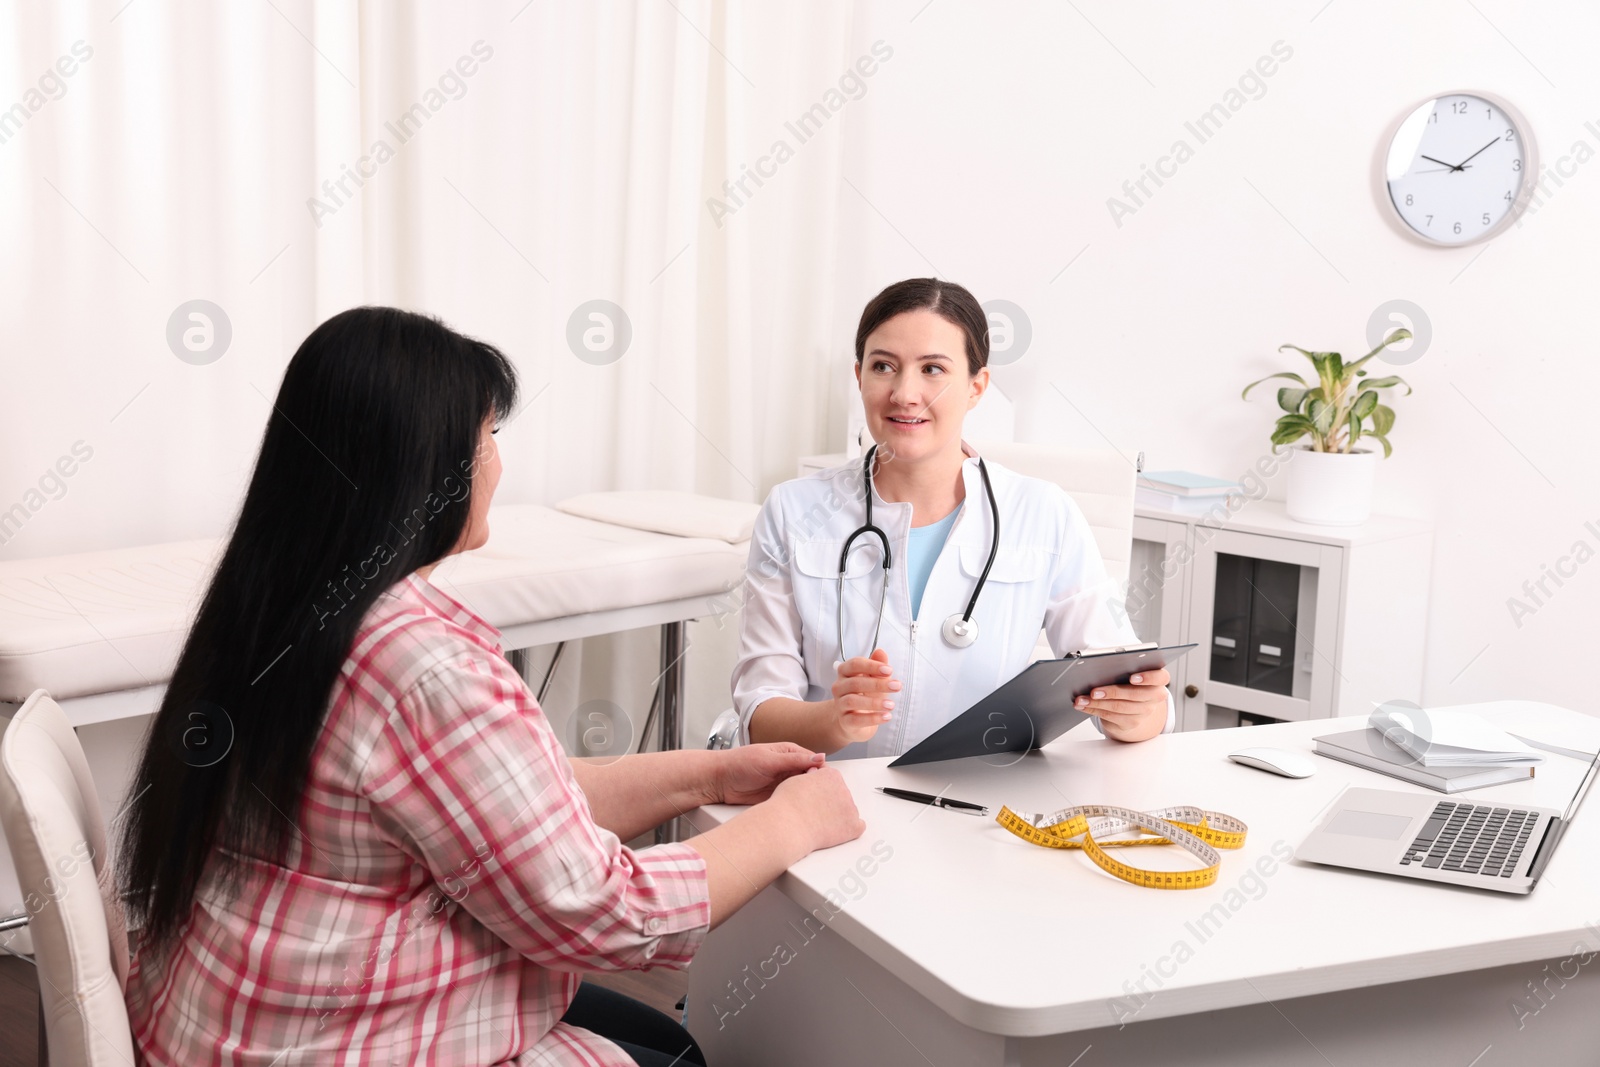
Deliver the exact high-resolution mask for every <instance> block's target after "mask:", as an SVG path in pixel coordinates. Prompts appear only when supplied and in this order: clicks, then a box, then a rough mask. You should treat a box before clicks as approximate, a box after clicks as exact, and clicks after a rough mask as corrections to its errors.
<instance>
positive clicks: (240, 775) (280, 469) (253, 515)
mask: <svg viewBox="0 0 1600 1067" xmlns="http://www.w3.org/2000/svg"><path fill="white" fill-rule="evenodd" d="M516 390H517V384H516V372H515V370H514V369H513V368H512V366H511V363H510V362H509V361H508V360H507V359H506V357H505V356H504V355H503V354H502V353H501V352H500V351H499V350H498V349H496V348H494V347H493V346H492V345H488V344H485V343H483V342H482V341H477V340H474V339H472V338H469V337H465V336H463V335H461V334H458V333H456V332H455V331H453V330H451V329H450V328H448V327H447V326H445V325H444V324H443V323H441V322H439V321H438V320H436V319H432V318H428V317H426V316H423V315H417V314H413V313H411V312H407V311H401V310H398V309H396V308H385V307H361V308H354V309H352V310H350V311H345V312H342V313H341V314H338V315H335V316H334V317H333V318H331V319H329V320H328V321H327V322H324V323H323V324H322V325H321V326H318V327H317V328H316V329H315V330H313V331H312V333H311V335H310V336H309V337H307V338H306V339H305V342H304V343H303V344H301V345H300V348H299V350H298V351H297V352H295V354H294V358H293V359H291V360H290V361H289V366H288V369H287V370H286V371H285V372H284V376H283V384H282V386H280V388H279V390H278V396H277V399H276V400H275V401H274V402H273V405H272V411H271V413H270V414H269V415H268V417H267V428H266V432H265V434H264V435H263V437H262V440H261V453H260V455H259V456H258V457H257V459H256V466H255V472H254V474H253V475H252V476H251V478H250V486H249V488H248V490H247V491H246V492H245V498H244V504H243V505H242V506H241V508H240V511H239V517H238V519H237V520H236V521H235V523H234V528H233V532H232V535H231V536H230V537H229V539H228V544H227V548H226V549H225V550H224V552H223V554H222V559H221V561H220V563H219V564H218V566H217V570H216V573H215V574H214V575H213V576H212V579H211V584H210V585H209V587H208V588H207V589H206V593H205V597H204V599H203V600H202V601H201V604H200V609H199V612H198V613H197V615H196V617H195V622H194V626H193V628H192V629H190V631H189V636H188V639H187V640H186V641H185V643H184V646H183V652H182V654H181V655H180V656H179V658H178V665H177V667H176V669H175V670H174V671H173V674H172V680H171V682H169V683H168V685H167V691H166V695H165V696H164V697H163V698H162V701H161V708H160V710H159V711H158V712H157V713H156V717H155V722H154V724H153V726H152V728H151V730H150V733H149V736H148V738H147V740H146V742H145V747H144V752H143V754H142V755H141V757H140V760H139V769H138V772H137V774H136V775H135V777H134V781H133V784H132V786H131V793H130V795H131V796H132V797H133V798H134V800H133V802H132V803H131V806H130V810H129V812H128V817H127V825H126V827H125V829H124V832H123V835H122V844H121V849H120V859H119V872H118V873H119V878H120V882H121V889H122V892H123V895H124V899H125V901H126V902H127V905H128V909H129V913H130V914H129V917H130V920H131V922H132V923H133V924H135V925H138V924H142V925H143V928H144V938H145V941H144V944H145V945H146V946H147V947H149V948H151V949H153V950H157V951H159V950H161V949H163V948H164V947H165V946H168V945H170V943H171V942H172V941H173V940H174V939H175V937H176V936H177V935H178V934H179V933H181V931H182V929H183V927H184V925H185V924H186V922H187V920H188V917H189V914H190V911H191V909H192V908H193V905H194V899H195V894H196V892H197V890H198V889H199V887H200V885H201V884H202V878H203V877H204V878H207V879H209V878H211V877H214V876H218V877H221V878H222V879H223V883H224V884H228V883H229V882H231V881H232V880H233V879H234V876H236V875H237V873H238V871H239V863H238V858H239V857H256V858H262V859H266V860H269V861H270V860H274V859H278V858H281V857H282V855H283V853H284V849H285V846H286V845H287V844H288V842H289V840H290V839H291V838H292V837H293V836H294V835H295V834H296V833H297V830H296V822H295V821H294V820H296V819H297V818H298V814H299V810H300V803H301V796H302V793H303V791H304V789H305V784H306V779H307V777H308V775H309V773H310V765H311V753H312V750H313V748H314V747H315V745H316V742H317V738H318V735H319V733H320V731H321V728H322V723H323V719H324V718H325V716H326V713H327V710H328V704H329V700H330V697H331V696H332V690H333V684H334V681H335V680H336V678H337V677H338V674H339V671H340V668H341V666H342V665H343V663H344V661H345V658H346V657H347V656H348V654H349V652H350V648H351V645H352V644H353V643H354V640H355V635H356V631H357V628H358V626H359V624H360V623H361V620H362V616H363V615H364V614H366V611H367V609H368V608H369V607H371V606H372V604H373V603H374V602H375V601H376V600H377V599H378V597H379V596H380V595H382V593H383V592H384V591H385V590H386V589H388V588H389V587H390V586H392V585H393V584H394V583H395V582H397V581H400V580H401V579H402V578H404V577H405V576H406V575H408V574H410V573H411V572H412V571H414V570H416V569H417V568H419V567H423V566H426V565H428V564H430V563H433V562H435V561H437V560H439V559H441V558H443V557H444V556H445V555H447V554H449V553H450V551H451V550H452V549H453V548H454V547H455V546H456V544H457V543H458V542H459V541H460V539H461V536H462V532H463V530H464V529H465V528H466V525H467V519H468V516H469V513H470V505H471V497H472V492H471V487H472V478H473V474H474V473H475V471H476V469H477V460H476V457H477V449H478V445H479V440H480V435H481V433H482V427H483V424H484V421H485V420H486V419H488V418H489V417H491V416H493V417H494V418H495V420H496V421H500V420H503V419H505V418H506V417H507V416H509V414H510V413H511V411H512V410H513V408H514V405H515V402H516Z"/></svg>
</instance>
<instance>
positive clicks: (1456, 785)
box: [1315, 706, 1544, 793]
mask: <svg viewBox="0 0 1600 1067" xmlns="http://www.w3.org/2000/svg"><path fill="white" fill-rule="evenodd" d="M1315 749H1316V752H1317V754H1318V755H1322V756H1327V757H1329V758H1330V759H1336V760H1342V761H1343V762H1345V763H1350V764H1354V765H1355V766H1357V767H1365V768H1367V769H1368V770H1372V771H1377V772H1379V773H1380V774H1387V775H1390V776H1391V777H1394V778H1400V779H1403V780H1405V781H1407V782H1414V783H1416V784H1417V785H1424V786H1427V787H1428V788H1429V789H1437V790H1438V791H1439V792H1441V793H1458V792H1460V791H1461V790H1463V789H1482V788H1483V787H1484V786H1490V785H1500V784H1501V783H1502V782H1520V781H1524V780H1526V779H1528V778H1531V777H1533V773H1534V770H1535V769H1536V768H1537V767H1538V765H1539V764H1540V763H1543V762H1544V756H1542V755H1540V754H1539V753H1538V752H1536V751H1534V750H1533V749H1532V748H1529V747H1528V746H1527V745H1525V744H1523V743H1522V742H1521V741H1519V740H1517V739H1516V738H1514V737H1512V736H1511V735H1510V734H1508V733H1505V732H1504V731H1502V730H1498V729H1496V728H1495V727H1493V726H1491V725H1489V723H1487V722H1485V721H1484V720H1483V719H1480V718H1479V717H1478V716H1476V715H1473V714H1471V713H1470V712H1447V713H1432V714H1430V713H1428V712H1424V711H1421V710H1416V709H1412V710H1396V709H1393V708H1391V707H1388V706H1385V707H1383V708H1379V709H1378V710H1377V711H1375V712H1373V713H1372V717H1371V718H1370V719H1369V720H1368V725H1367V728H1366V729H1365V730H1351V731H1349V732H1348V733H1341V734H1325V735H1323V736H1322V737H1318V738H1316V739H1315Z"/></svg>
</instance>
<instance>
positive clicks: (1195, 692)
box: [1183, 685, 1200, 697]
mask: <svg viewBox="0 0 1600 1067" xmlns="http://www.w3.org/2000/svg"><path fill="white" fill-rule="evenodd" d="M1183 695H1184V696H1186V697H1197V696H1199V695H1200V687H1199V686H1198V685H1186V686H1184V687H1183Z"/></svg>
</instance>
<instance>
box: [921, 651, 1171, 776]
mask: <svg viewBox="0 0 1600 1067" xmlns="http://www.w3.org/2000/svg"><path fill="white" fill-rule="evenodd" d="M1194 647H1195V646H1194V645H1193V644H1188V645H1168V646H1166V647H1165V648H1162V647H1159V646H1157V644H1156V643H1155V642H1154V641H1150V642H1147V643H1145V644H1138V645H1119V646H1117V647H1114V648H1088V649H1084V650H1083V651H1081V652H1073V653H1069V654H1068V655H1065V656H1063V657H1061V658H1060V659H1043V660H1040V661H1038V662H1037V663H1031V664H1029V665H1028V666H1027V667H1024V668H1023V670H1022V672H1021V673H1020V674H1018V675H1017V676H1016V677H1014V678H1012V679H1011V680H1010V681H1009V682H1006V683H1005V684H1004V685H1002V686H1000V687H999V688H998V689H996V690H995V691H994V692H992V693H990V694H989V695H988V696H986V697H984V698H983V699H982V700H980V701H978V702H977V703H976V704H974V705H972V707H970V708H968V709H967V710H966V711H963V712H962V713H961V714H960V715H957V716H956V717H955V718H953V719H951V720H950V721H949V722H947V723H945V724H944V725H943V726H941V727H939V729H937V730H935V731H934V732H933V733H931V734H929V735H928V736H927V737H925V738H923V739H922V740H921V741H919V742H918V743H917V744H915V745H913V746H912V747H911V748H909V749H907V750H906V751H905V752H903V753H901V755H900V756H899V758H897V759H895V760H894V761H893V762H891V763H890V764H889V766H891V767H909V766H912V765H913V764H918V763H935V762H938V761H940V760H948V759H966V758H968V757H970V756H996V755H1002V754H1004V753H1008V752H1015V753H1024V752H1027V751H1029V750H1031V749H1035V748H1041V747H1043V746H1044V745H1048V744H1049V743H1050V742H1052V741H1054V740H1055V739H1056V738H1058V737H1060V736H1061V735H1062V734H1064V733H1066V732H1067V731H1068V730H1070V729H1072V728H1073V727H1074V726H1077V725H1078V724H1079V723H1081V722H1083V721H1084V720H1085V719H1090V718H1093V716H1092V715H1090V714H1088V713H1087V712H1083V711H1079V710H1078V709H1077V708H1075V707H1073V706H1072V702H1073V700H1075V699H1076V698H1077V697H1078V696H1080V695H1082V694H1084V693H1087V692H1089V691H1090V690H1092V689H1094V688H1095V687H1096V686H1104V685H1119V684H1122V683H1124V682H1126V681H1127V680H1128V678H1129V677H1130V676H1132V675H1135V674H1138V673H1139V672H1140V671H1142V670H1156V669H1158V668H1161V667H1165V666H1167V665H1168V664H1171V663H1176V662H1177V661H1178V659H1179V658H1180V657H1182V656H1183V655H1184V653H1186V652H1188V651H1189V650H1190V649H1191V648H1194Z"/></svg>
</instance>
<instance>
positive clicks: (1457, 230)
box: [1450, 222, 1461, 233]
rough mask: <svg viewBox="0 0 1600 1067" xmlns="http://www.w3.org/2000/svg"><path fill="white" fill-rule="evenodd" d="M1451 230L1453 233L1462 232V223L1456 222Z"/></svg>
mask: <svg viewBox="0 0 1600 1067" xmlns="http://www.w3.org/2000/svg"><path fill="white" fill-rule="evenodd" d="M1450 232H1451V233H1460V232H1461V223H1459V222H1458V223H1456V224H1455V226H1454V227H1453V228H1452V229H1451V231H1450Z"/></svg>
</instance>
